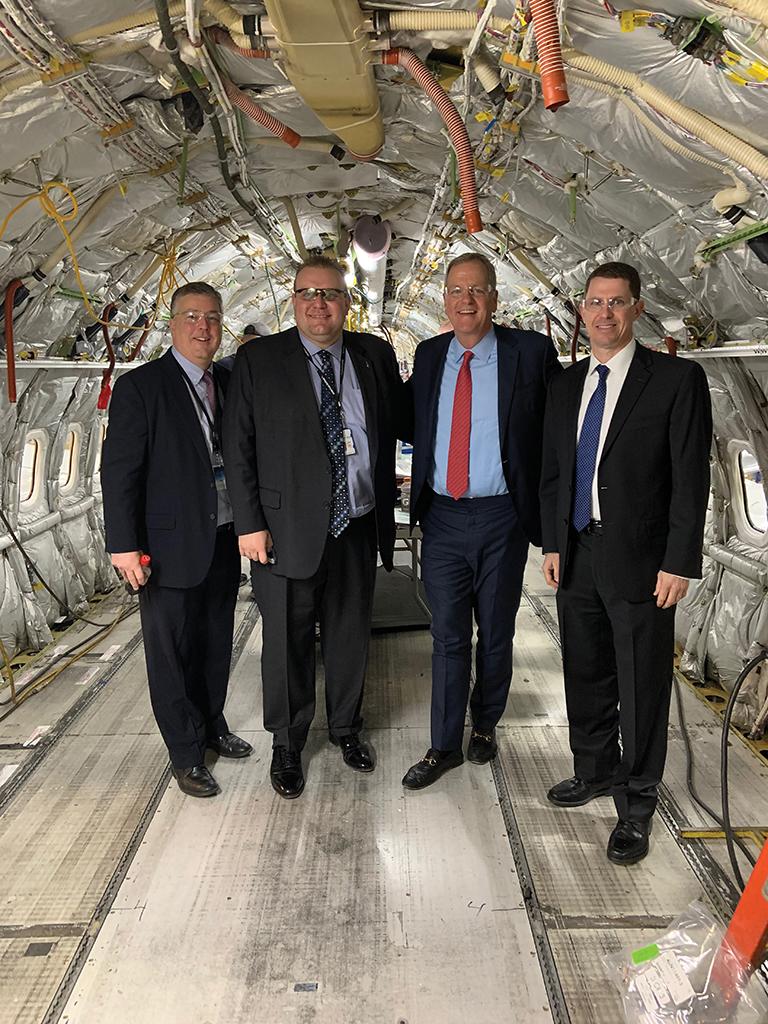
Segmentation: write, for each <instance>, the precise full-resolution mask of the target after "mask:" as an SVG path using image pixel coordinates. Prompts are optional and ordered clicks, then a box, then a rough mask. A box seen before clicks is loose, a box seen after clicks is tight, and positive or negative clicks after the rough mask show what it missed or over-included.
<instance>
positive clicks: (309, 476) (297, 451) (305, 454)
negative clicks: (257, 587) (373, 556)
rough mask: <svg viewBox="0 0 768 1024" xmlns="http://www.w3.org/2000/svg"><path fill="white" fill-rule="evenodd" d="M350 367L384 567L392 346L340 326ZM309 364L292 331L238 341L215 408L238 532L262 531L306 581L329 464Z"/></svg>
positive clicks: (318, 550)
mask: <svg viewBox="0 0 768 1024" xmlns="http://www.w3.org/2000/svg"><path fill="white" fill-rule="evenodd" d="M344 343H345V345H346V349H347V356H348V358H349V359H350V360H351V361H352V363H353V364H354V367H355V371H356V373H357V378H358V381H359V382H360V389H361V391H362V393H363V402H364V406H365V419H366V430H367V433H368V446H369V452H370V460H371V472H372V475H373V487H374V498H375V502H376V508H375V511H376V532H377V539H378V547H379V552H380V554H381V559H382V562H383V563H384V565H385V566H386V567H387V568H388V569H391V567H392V551H393V548H394V541H395V523H394V506H395V497H396V489H395V441H396V437H397V436H402V435H403V433H406V432H407V417H408V407H407V392H406V390H405V386H404V385H403V383H402V381H401V380H400V374H399V371H398V367H397V360H396V359H395V354H394V352H393V350H392V348H391V347H390V346H389V345H388V344H387V343H386V342H385V341H383V340H382V339H381V338H377V337H375V336H374V335H372V334H357V333H349V332H347V331H344ZM309 373H310V370H309V367H308V365H307V359H306V355H305V352H304V347H303V345H302V344H301V339H300V337H299V332H298V331H297V329H296V328H295V327H292V328H290V329H289V330H287V331H282V332H281V333H280V334H274V335H272V336H271V337H266V338H258V339H257V340H256V341H255V342H246V344H244V345H241V346H240V348H239V350H238V353H237V358H236V360H235V368H234V371H233V373H232V380H231V383H230V388H229V397H228V400H227V407H226V410H225V414H224V466H225V470H226V475H227V485H228V488H229V494H230V498H231V500H232V507H233V509H234V513H235V530H236V532H237V533H238V535H242V534H246V533H255V532H256V531H258V530H269V532H270V533H271V535H272V541H273V544H274V551H275V557H276V562H275V566H274V568H273V569H272V571H273V572H274V573H276V574H277V575H280V576H288V577H290V578H292V579H307V578H308V577H309V576H312V575H313V574H314V573H315V572H316V571H317V569H318V567H319V565H320V560H321V558H322V556H323V551H324V549H325V544H326V540H327V538H328V526H329V522H330V512H331V464H330V461H329V459H328V452H327V450H326V446H325V439H324V437H323V428H322V425H321V423H320V411H319V409H318V405H317V399H316V398H315V392H314V390H313V387H312V381H311V379H310V376H309Z"/></svg>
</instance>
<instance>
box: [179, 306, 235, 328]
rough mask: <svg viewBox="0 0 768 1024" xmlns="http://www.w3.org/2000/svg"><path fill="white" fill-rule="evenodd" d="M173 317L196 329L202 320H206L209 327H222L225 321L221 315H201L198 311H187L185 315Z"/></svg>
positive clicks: (180, 314)
mask: <svg viewBox="0 0 768 1024" xmlns="http://www.w3.org/2000/svg"><path fill="white" fill-rule="evenodd" d="M173 315H174V317H178V318H180V319H181V320H183V322H184V323H185V324H188V325H189V326H190V327H195V326H196V325H197V324H199V323H200V321H201V320H205V322H206V323H207V324H208V326H209V327H221V322H222V319H223V317H222V315H221V313H201V312H200V311H199V310H197V309H187V310H185V311H184V312H183V313H174V314H173Z"/></svg>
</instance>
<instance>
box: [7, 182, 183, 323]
mask: <svg viewBox="0 0 768 1024" xmlns="http://www.w3.org/2000/svg"><path fill="white" fill-rule="evenodd" d="M54 189H60V190H61V191H62V192H64V193H65V194H66V196H67V197H68V198H69V201H70V202H71V203H72V210H71V212H70V213H68V214H66V215H65V214H62V213H59V211H58V209H57V208H56V204H55V203H54V202H53V200H52V199H51V198H50V195H49V193H50V192H53V191H54ZM33 199H37V200H38V202H39V203H40V206H41V207H42V209H43V212H44V213H46V214H47V215H48V216H49V217H50V218H51V220H53V221H54V222H55V223H56V225H57V226H58V228H59V230H60V231H61V233H62V235H63V236H64V241H65V243H66V246H67V249H68V251H69V255H70V256H71V257H72V269H73V271H74V274H75V280H76V281H77V286H78V288H79V290H80V294H81V295H82V297H83V304H84V306H85V308H86V310H87V311H88V314H89V315H90V317H91V318H92V319H93V320H94V321H95V322H96V323H98V324H103V325H104V326H105V327H118V328H120V329H122V330H128V329H130V328H132V327H133V326H134V325H133V324H121V323H118V322H117V321H116V320H102V319H101V317H100V316H99V315H98V313H97V312H96V310H95V309H94V308H93V306H92V305H91V300H90V299H89V298H88V293H87V292H86V290H85V285H84V284H83V279H82V277H81V276H80V264H79V263H78V261H77V254H76V252H75V247H74V245H73V243H72V238H71V237H70V234H69V232H68V231H67V229H66V227H65V226H64V225H65V224H66V223H67V221H71V220H74V219H75V217H76V216H77V212H78V204H77V199H76V198H75V195H74V193H73V192H72V190H71V189H70V188H69V187H68V186H67V185H65V184H64V182H63V181H48V182H46V183H45V184H44V185H43V186H42V187H41V189H40V191H39V192H34V193H32V195H29V196H27V197H26V198H25V199H22V201H21V202H20V203H17V204H16V206H14V207H13V209H12V210H11V211H10V212H9V213H8V214H7V215H6V217H5V219H4V220H3V223H2V224H0V239H2V237H3V235H4V234H5V231H6V229H7V227H8V225H9V224H10V222H11V220H12V218H13V217H14V216H15V215H16V214H17V213H18V212H19V210H21V209H23V207H25V206H26V205H27V203H31V202H32V200H33ZM175 262H176V247H175V246H173V247H172V249H171V252H170V253H169V254H168V256H166V257H165V259H164V261H163V270H162V273H161V275H160V286H159V288H158V298H159V297H160V293H161V291H162V289H163V282H164V281H167V280H168V279H170V280H171V281H173V280H175V276H174V265H175ZM157 309H158V303H157V302H156V303H155V312H154V314H153V316H152V319H151V320H150V321H149V323H148V324H147V326H146V327H144V328H142V329H143V330H151V329H152V328H153V327H154V326H155V322H156V320H157Z"/></svg>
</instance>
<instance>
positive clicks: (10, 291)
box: [4, 277, 24, 402]
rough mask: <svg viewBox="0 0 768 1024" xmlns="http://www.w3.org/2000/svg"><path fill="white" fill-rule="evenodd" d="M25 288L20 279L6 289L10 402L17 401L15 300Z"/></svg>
mask: <svg viewBox="0 0 768 1024" xmlns="http://www.w3.org/2000/svg"><path fill="white" fill-rule="evenodd" d="M23 286H24V282H23V281H22V280H20V279H19V278H18V277H14V279H13V280H12V281H11V282H9V284H8V287H7V288H6V289H5V304H4V305H5V358H6V362H7V372H8V401H9V402H15V401H16V350H15V349H14V347H13V300H14V298H15V297H16V292H17V291H18V290H19V288H22V287H23Z"/></svg>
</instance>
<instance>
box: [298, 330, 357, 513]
mask: <svg viewBox="0 0 768 1024" xmlns="http://www.w3.org/2000/svg"><path fill="white" fill-rule="evenodd" d="M299 337H300V338H301V343H302V345H303V346H304V351H305V352H306V353H307V355H308V356H309V357H310V358H309V361H308V362H307V371H308V373H309V377H310V380H311V381H312V387H313V388H314V391H315V398H316V399H317V407H318V409H319V408H320V401H321V397H322V396H321V391H320V388H321V387H323V386H324V385H323V383H322V380H321V378H320V374H319V373H318V370H319V369H321V366H320V360H319V359H318V358H317V355H318V353H319V352H322V351H325V352H328V353H330V356H331V359H332V360H333V374H334V377H335V380H336V393H337V394H338V392H339V384H340V377H341V353H342V339H341V338H339V340H338V341H337V342H335V343H334V344H333V345H331V346H330V347H329V348H325V349H323V348H322V346H320V345H315V343H314V342H313V341H310V340H309V338H306V337H305V336H304V335H303V334H302V333H301V331H299ZM310 362H311V364H312V365H311V366H310ZM341 412H342V416H343V417H344V426H345V427H349V429H350V430H351V431H352V440H353V441H354V444H355V454H354V455H348V456H347V485H348V487H349V503H350V513H349V514H350V517H351V518H352V519H357V518H359V517H360V516H364V515H365V514H366V513H367V512H370V511H371V509H372V508H373V507H374V505H375V504H376V500H375V497H374V493H373V475H372V474H371V454H370V449H369V448H368V427H367V425H366V422H365V403H364V402H363V393H362V391H361V390H360V382H359V381H358V379H357V373H356V372H355V364H354V363H353V362H352V359H351V358H350V355H349V350H347V357H346V359H345V360H344V386H343V388H342V390H341Z"/></svg>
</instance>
